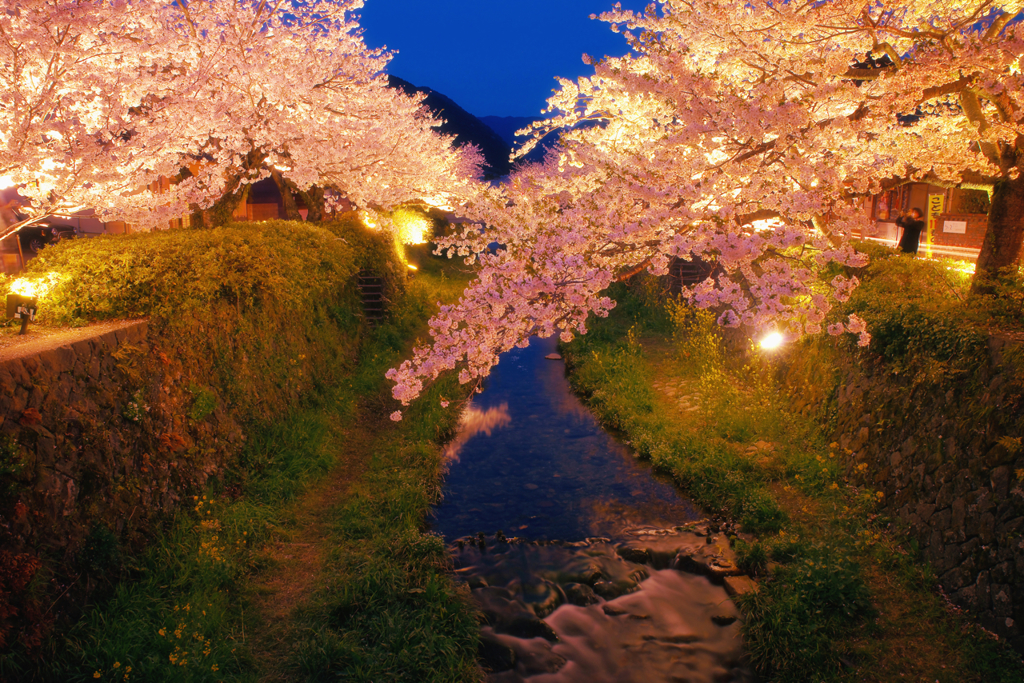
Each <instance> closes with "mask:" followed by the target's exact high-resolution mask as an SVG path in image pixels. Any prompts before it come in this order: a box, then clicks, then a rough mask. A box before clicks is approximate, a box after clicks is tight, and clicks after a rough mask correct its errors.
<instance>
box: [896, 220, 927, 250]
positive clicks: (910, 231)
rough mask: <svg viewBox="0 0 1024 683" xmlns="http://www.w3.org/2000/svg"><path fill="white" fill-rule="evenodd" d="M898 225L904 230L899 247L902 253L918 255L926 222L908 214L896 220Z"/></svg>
mask: <svg viewBox="0 0 1024 683" xmlns="http://www.w3.org/2000/svg"><path fill="white" fill-rule="evenodd" d="M896 225H898V226H900V227H901V228H902V229H903V236H902V237H900V243H899V245H898V246H899V248H900V251H902V252H903V253H904V254H916V253H917V247H918V245H919V244H920V242H921V231H922V230H924V221H923V220H920V219H915V218H914V217H913V216H910V215H909V214H908V215H906V216H900V217H899V218H898V219H896Z"/></svg>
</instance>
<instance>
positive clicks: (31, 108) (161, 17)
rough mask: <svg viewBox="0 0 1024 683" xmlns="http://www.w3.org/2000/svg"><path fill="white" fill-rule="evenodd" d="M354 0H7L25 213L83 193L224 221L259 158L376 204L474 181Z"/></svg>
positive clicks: (4, 37) (11, 177) (0, 145)
mask: <svg viewBox="0 0 1024 683" xmlns="http://www.w3.org/2000/svg"><path fill="white" fill-rule="evenodd" d="M361 6H362V2H361V0H338V1H327V0H289V1H288V2H284V1H283V0H277V1H276V2H275V1H265V0H253V1H252V2H235V1H234V0H194V1H193V2H186V0H178V1H176V2H172V3H158V2H151V1H150V0H69V1H66V2H64V1H58V0H17V1H16V2H15V3H14V4H13V5H12V6H10V7H9V8H7V9H5V10H4V11H3V12H2V13H0V50H2V51H3V57H4V59H3V67H2V69H3V70H2V71H0V77H2V78H3V81H4V88H3V92H2V93H0V97H2V98H3V99H0V176H4V177H6V178H7V179H8V182H12V183H15V184H19V185H21V186H22V187H23V189H22V192H23V193H24V194H26V195H27V196H29V197H30V198H31V199H32V201H33V204H34V207H33V208H34V210H35V212H36V213H37V215H40V216H41V215H46V214H49V213H53V212H56V211H60V210H67V209H69V208H70V207H73V206H83V205H84V206H89V207H93V208H95V209H98V210H100V211H101V212H102V213H103V214H104V215H107V216H116V217H120V218H127V219H129V220H132V221H134V222H135V223H136V224H138V225H139V226H140V227H143V228H145V227H150V226H153V225H158V224H160V223H161V222H162V221H163V220H165V219H166V218H168V217H174V216H181V215H183V214H185V213H187V212H189V211H190V210H193V209H205V208H208V207H211V206H212V207H213V208H212V211H209V212H207V213H206V214H205V216H206V217H207V218H208V219H210V220H211V221H212V222H224V221H226V220H227V219H228V218H229V217H230V214H231V210H232V209H233V208H234V206H235V205H237V203H238V202H239V201H241V200H242V199H244V196H245V190H246V189H247V186H248V184H250V183H252V182H254V181H256V180H259V179H261V178H265V177H268V176H271V175H274V176H276V177H275V179H276V180H279V181H280V182H281V183H286V184H287V186H288V188H289V189H291V190H295V191H298V192H303V193H307V197H313V196H315V197H316V198H318V199H321V200H322V198H323V197H324V195H325V191H326V192H327V194H328V195H330V193H331V191H333V192H334V193H335V194H336V195H337V196H341V195H345V196H347V197H348V198H350V199H351V200H353V201H355V202H356V203H357V204H360V205H362V206H371V207H380V208H382V209H387V208H390V207H393V206H395V205H398V204H400V203H403V202H407V201H410V200H414V199H430V200H432V201H435V202H448V201H451V199H452V198H453V197H455V196H462V195H472V193H473V192H475V187H476V182H475V177H476V175H478V168H479V163H480V159H479V156H478V155H477V154H476V153H475V151H474V150H473V149H472V148H469V149H463V150H457V149H455V148H454V147H453V146H452V144H451V140H450V139H448V138H445V137H443V136H440V135H438V134H437V132H436V131H435V130H434V129H435V127H436V126H437V125H438V122H437V121H435V120H434V119H433V118H432V117H431V116H430V114H429V113H428V112H427V110H425V109H424V108H423V107H422V106H421V104H420V102H419V100H418V99H417V98H413V97H409V96H407V95H405V94H403V93H400V92H396V91H395V90H393V89H391V88H388V87H387V81H386V77H385V76H384V68H385V67H386V65H387V62H388V60H389V58H390V55H389V54H388V53H386V52H384V51H382V50H369V49H367V48H366V46H365V44H364V43H363V40H362V37H361V33H360V29H359V26H358V24H357V22H356V21H355V20H354V18H353V15H352V12H353V11H354V10H356V9H358V8H359V7H361ZM182 169H187V170H184V171H183V170H182ZM160 178H174V182H173V183H172V184H171V185H170V187H167V186H166V184H164V185H163V187H162V188H161V189H162V190H163V191H162V192H159V193H157V192H154V191H151V189H150V188H151V187H152V186H153V184H154V182H155V181H157V180H158V179H160Z"/></svg>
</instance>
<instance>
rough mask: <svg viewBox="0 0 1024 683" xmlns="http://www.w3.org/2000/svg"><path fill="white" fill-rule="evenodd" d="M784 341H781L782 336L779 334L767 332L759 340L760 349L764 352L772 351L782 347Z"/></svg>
mask: <svg viewBox="0 0 1024 683" xmlns="http://www.w3.org/2000/svg"><path fill="white" fill-rule="evenodd" d="M784 341H785V339H783V337H782V334H780V333H779V332H769V333H768V334H766V335H765V336H764V338H763V339H761V348H762V349H764V350H765V351H774V350H775V349H777V348H779V347H780V346H782V342H784Z"/></svg>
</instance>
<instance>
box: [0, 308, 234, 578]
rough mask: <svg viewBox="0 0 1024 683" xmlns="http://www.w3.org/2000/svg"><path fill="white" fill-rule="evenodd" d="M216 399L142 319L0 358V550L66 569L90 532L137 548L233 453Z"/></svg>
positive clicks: (230, 423)
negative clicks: (102, 530) (172, 356)
mask: <svg viewBox="0 0 1024 683" xmlns="http://www.w3.org/2000/svg"><path fill="white" fill-rule="evenodd" d="M193 372H194V371H193ZM217 403H218V401H217V399H216V396H215V394H214V393H213V392H212V390H211V389H209V388H208V387H206V386H205V385H204V383H203V378H200V377H192V376H189V371H188V370H187V369H185V368H182V367H180V366H178V365H177V364H176V363H175V362H174V361H172V360H171V359H169V358H168V356H167V355H165V354H164V353H163V351H162V350H161V343H160V340H159V339H157V338H153V336H152V335H151V334H150V331H149V326H148V324H147V323H146V322H145V321H135V322H130V323H126V324H122V325H120V326H118V327H117V328H116V329H111V330H109V331H105V332H102V333H99V334H96V335H95V336H92V337H89V338H84V339H79V340H77V341H73V342H70V343H66V344H64V345H60V346H57V347H55V348H51V349H48V350H43V351H40V352H37V353H33V354H32V355H27V356H23V357H16V358H11V359H8V360H4V361H2V362H0V486H2V492H3V498H2V499H0V553H8V555H7V556H31V557H37V558H40V559H42V560H43V564H44V565H45V564H46V561H47V559H49V560H50V561H56V562H58V563H63V564H65V565H67V566H71V567H74V566H75V562H76V560H75V558H76V556H77V555H78V553H79V551H80V550H81V549H82V547H83V544H85V543H87V542H88V539H89V538H90V536H91V535H95V534H96V529H97V528H98V527H103V528H106V529H107V530H108V531H109V532H111V533H113V534H115V535H116V536H117V538H118V539H120V540H121V542H122V543H123V544H128V545H129V546H130V545H133V544H141V543H143V542H144V541H145V539H146V538H147V537H148V536H149V535H150V534H151V533H152V527H153V524H154V522H156V521H158V520H159V519H161V518H162V517H164V516H166V515H167V514H169V513H170V512H172V511H173V510H174V509H175V508H176V507H177V506H178V504H179V501H180V500H181V499H182V497H183V496H186V495H190V494H191V493H192V492H193V491H196V490H198V489H199V487H201V486H202V485H203V484H204V483H205V482H206V481H207V479H208V478H209V477H210V476H213V475H216V474H217V473H219V472H220V471H221V469H222V468H223V467H224V464H225V463H226V462H228V459H229V456H230V455H231V454H233V453H235V452H237V450H238V447H239V445H240V443H241V441H242V440H243V438H244V437H243V435H242V431H241V429H240V428H239V426H238V425H237V424H236V423H235V421H234V419H233V418H232V416H231V414H230V411H229V410H225V407H224V406H220V405H217Z"/></svg>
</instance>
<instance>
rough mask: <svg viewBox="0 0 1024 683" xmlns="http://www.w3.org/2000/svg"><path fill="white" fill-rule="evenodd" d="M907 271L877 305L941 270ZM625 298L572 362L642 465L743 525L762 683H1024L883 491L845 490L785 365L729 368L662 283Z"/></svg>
mask: <svg viewBox="0 0 1024 683" xmlns="http://www.w3.org/2000/svg"><path fill="white" fill-rule="evenodd" d="M906 261H908V260H907V259H899V260H894V261H893V262H892V264H891V266H884V265H882V266H880V268H881V271H876V273H875V275H876V276H877V277H876V279H875V280H871V279H869V280H868V282H867V283H866V284H864V285H862V291H861V294H860V296H861V301H864V300H865V297H867V298H869V299H870V300H872V301H875V302H876V303H880V302H883V301H888V302H889V305H891V306H893V307H898V306H899V305H900V304H901V303H903V304H905V303H906V302H905V301H904V302H900V301H897V300H898V299H899V296H898V295H897V294H896V293H893V292H886V291H884V290H878V289H872V288H873V286H876V285H877V286H881V287H884V285H885V283H886V281H887V278H885V277H883V276H882V274H881V273H884V271H885V268H886V267H889V268H890V269H891V268H896V269H905V268H912V269H917V277H919V278H921V277H926V273H925V269H927V268H931V266H927V265H919V264H908V263H906ZM873 282H875V283H876V285H873V284H872V283H873ZM905 294H906V295H907V296H912V295H913V292H905ZM615 296H616V299H617V300H618V301H619V306H618V307H617V308H616V309H615V311H614V312H613V314H612V316H611V317H610V318H609V319H608V320H605V321H600V322H598V323H597V324H595V325H594V326H593V329H592V331H591V333H590V334H588V335H587V336H586V337H584V338H582V339H579V340H577V341H575V342H573V343H572V344H571V345H569V346H568V348H567V349H566V355H567V358H568V360H569V362H570V364H571V366H572V368H573V371H572V374H571V381H572V383H573V385H574V387H575V388H576V390H577V391H579V392H580V393H581V394H583V395H584V396H585V397H586V398H587V401H588V403H589V405H590V406H591V408H592V409H593V410H594V411H595V413H596V414H597V415H598V417H599V418H600V419H601V420H602V421H603V422H604V423H605V424H607V425H608V426H610V427H612V428H615V429H618V430H621V431H622V432H623V433H624V434H625V436H626V438H627V439H629V440H630V441H631V443H632V446H633V447H634V448H635V449H636V451H637V453H638V455H639V456H640V457H643V458H649V459H650V460H651V461H652V462H653V464H654V466H655V467H656V468H657V469H658V470H660V471H663V472H665V473H668V474H670V475H671V476H672V477H673V478H674V479H675V481H676V482H678V483H679V485H680V486H681V487H682V488H683V489H684V490H685V491H686V492H687V493H688V494H689V495H690V496H691V497H692V498H693V499H694V500H695V501H696V502H698V503H699V504H701V505H702V506H704V508H705V509H706V510H708V511H710V512H715V513H721V514H724V515H726V516H728V517H730V518H732V519H735V520H737V521H739V522H740V523H741V524H742V526H743V529H744V530H745V532H747V533H746V534H743V535H744V536H745V538H737V539H734V544H735V546H736V547H737V549H738V555H739V557H740V559H741V564H742V566H743V568H744V569H746V570H747V571H748V572H750V573H751V574H753V575H755V576H757V577H759V578H760V579H761V581H760V588H759V590H758V591H757V592H755V593H751V594H748V595H747V596H745V597H744V598H742V599H741V601H740V602H741V605H742V607H743V609H744V612H745V624H744V635H745V639H746V645H747V648H748V650H749V652H750V656H751V659H752V662H753V664H754V665H755V667H756V668H757V670H758V671H759V672H760V673H762V674H763V675H765V676H766V677H767V678H768V679H769V680H773V681H830V680H831V681H877V682H879V683H890V682H891V681H897V680H900V681H903V680H905V681H928V683H931V682H932V681H941V682H942V683H954V682H963V681H978V682H980V681H985V682H989V681H1007V682H1009V681H1020V680H1024V666H1022V665H1021V662H1020V658H1019V656H1016V655H1015V654H1014V653H1012V652H1011V651H1009V650H1008V648H1005V647H1004V646H1002V645H1000V644H998V643H995V642H994V641H993V640H991V638H989V637H988V636H987V635H986V634H984V633H983V632H982V631H981V630H980V629H978V628H977V627H975V626H972V625H971V624H970V622H969V621H968V620H966V619H964V618H963V617H961V616H958V615H956V614H954V612H953V611H952V610H950V609H949V608H948V606H947V604H946V603H945V602H944V600H943V598H942V597H941V596H940V594H939V593H938V590H937V584H936V581H935V577H934V576H933V575H932V574H931V573H930V572H929V569H928V568H927V566H925V565H924V563H922V562H921V561H920V560H919V559H918V558H917V557H915V556H914V555H913V554H912V553H908V551H906V550H905V549H904V548H905V547H907V546H908V545H909V544H901V542H903V541H905V540H906V539H902V538H899V537H898V536H894V535H893V534H891V533H890V532H889V531H887V520H885V519H884V518H883V517H881V516H880V515H879V514H877V507H878V506H877V500H876V494H875V492H873V491H870V490H858V489H855V488H853V487H850V486H848V485H847V484H846V483H845V482H844V481H843V479H842V477H841V474H840V467H839V465H838V460H839V457H838V455H839V454H838V452H837V451H838V447H837V445H836V444H829V443H827V440H826V439H825V438H824V437H823V435H822V430H821V428H820V426H819V425H818V424H817V423H815V422H813V421H812V420H810V419H806V418H803V417H800V416H799V415H797V414H795V413H794V412H792V411H791V410H790V409H789V405H788V399H787V397H786V396H784V395H783V394H782V393H781V392H780V391H779V389H778V387H777V386H776V385H775V383H774V380H773V372H772V367H771V366H772V359H771V358H770V357H766V356H759V355H758V354H757V353H752V354H747V355H745V356H744V355H743V354H731V353H729V352H728V351H727V350H726V347H725V345H724V344H723V343H722V340H721V337H720V334H719V332H718V330H717V329H716V326H715V324H714V318H713V317H712V316H711V315H709V314H707V313H703V312H698V311H694V310H692V309H690V308H688V307H687V306H685V305H679V304H676V303H675V302H671V301H665V300H664V299H663V298H662V297H661V296H660V294H659V292H658V291H657V289H656V287H654V286H652V285H651V283H649V282H648V283H646V284H645V283H642V282H641V283H640V284H639V285H634V286H633V288H632V289H631V290H626V289H625V288H621V289H619V290H618V291H616V292H615ZM860 310H863V307H862V308H861V309H860ZM961 319H962V318H961ZM871 322H872V321H871V320H869V325H870V324H871ZM840 343H851V342H849V341H848V340H847V341H846V342H840Z"/></svg>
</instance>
